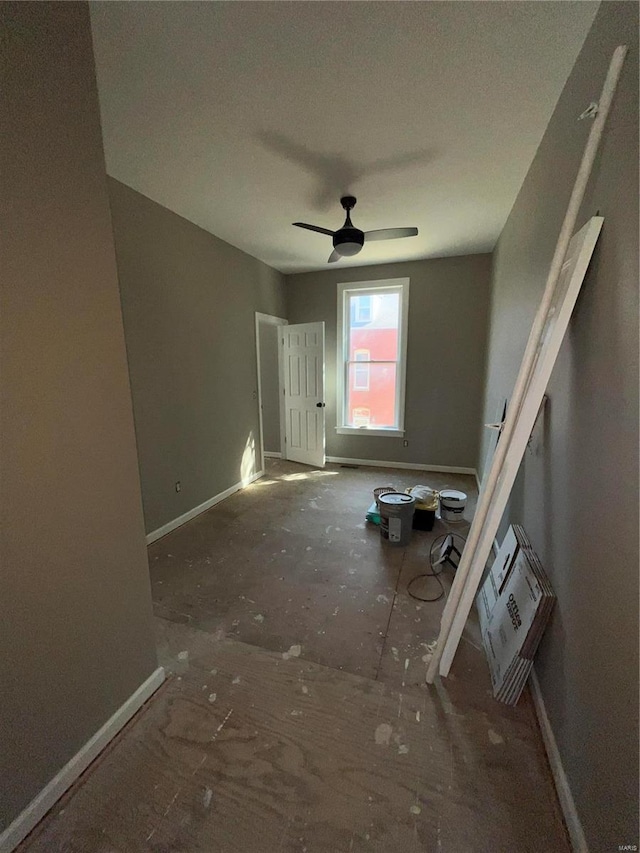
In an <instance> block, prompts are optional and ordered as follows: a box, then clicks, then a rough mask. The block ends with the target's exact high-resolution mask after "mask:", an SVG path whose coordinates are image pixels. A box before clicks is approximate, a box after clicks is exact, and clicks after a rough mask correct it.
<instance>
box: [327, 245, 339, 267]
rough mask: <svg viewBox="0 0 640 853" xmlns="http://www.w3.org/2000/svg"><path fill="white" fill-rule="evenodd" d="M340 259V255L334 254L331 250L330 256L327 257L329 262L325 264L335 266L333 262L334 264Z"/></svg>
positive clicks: (334, 251)
mask: <svg viewBox="0 0 640 853" xmlns="http://www.w3.org/2000/svg"><path fill="white" fill-rule="evenodd" d="M341 257H342V255H340V254H339V253H338V252H336V250H335V249H334V250H333V252H331V254H330V255H329V260H328V261H327V263H328V264H335V262H336V261H339V260H340V258H341Z"/></svg>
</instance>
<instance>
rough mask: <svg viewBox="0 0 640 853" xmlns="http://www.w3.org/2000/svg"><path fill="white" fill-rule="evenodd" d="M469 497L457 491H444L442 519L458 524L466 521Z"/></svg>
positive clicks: (442, 492)
mask: <svg viewBox="0 0 640 853" xmlns="http://www.w3.org/2000/svg"><path fill="white" fill-rule="evenodd" d="M466 505H467V496H466V495H465V493H464V492H459V491H458V490H457V489H443V490H442V491H441V492H440V517H441V518H442V520H443V521H448V522H456V521H462V520H463V519H464V510H465V507H466Z"/></svg>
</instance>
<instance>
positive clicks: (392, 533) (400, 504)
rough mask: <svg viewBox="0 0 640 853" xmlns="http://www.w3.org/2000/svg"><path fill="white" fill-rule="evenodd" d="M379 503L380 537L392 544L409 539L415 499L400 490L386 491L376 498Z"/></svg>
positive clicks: (398, 543) (406, 542)
mask: <svg viewBox="0 0 640 853" xmlns="http://www.w3.org/2000/svg"><path fill="white" fill-rule="evenodd" d="M378 501H379V504H380V537H381V538H382V539H386V540H387V541H388V542H391V543H392V544H394V545H408V544H409V542H410V541H411V529H412V526H413V512H414V510H415V507H416V499H415V498H414V497H412V496H411V495H405V494H403V493H402V492H387V494H385V495H380V497H379V498H378Z"/></svg>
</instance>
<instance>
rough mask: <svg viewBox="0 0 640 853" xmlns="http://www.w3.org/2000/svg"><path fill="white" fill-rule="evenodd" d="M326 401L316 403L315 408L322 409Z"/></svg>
mask: <svg viewBox="0 0 640 853" xmlns="http://www.w3.org/2000/svg"><path fill="white" fill-rule="evenodd" d="M325 406H326V403H316V409H324V407H325Z"/></svg>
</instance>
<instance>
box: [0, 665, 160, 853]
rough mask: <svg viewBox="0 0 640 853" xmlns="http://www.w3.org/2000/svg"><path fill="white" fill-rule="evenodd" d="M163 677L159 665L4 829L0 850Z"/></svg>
mask: <svg viewBox="0 0 640 853" xmlns="http://www.w3.org/2000/svg"><path fill="white" fill-rule="evenodd" d="M163 681H164V668H163V667H161V666H159V667H158V668H157V669H156V670H155V671H154V672H152V673H151V675H150V676H149V678H147V680H146V681H144V682H143V683H142V684H141V685H140V687H138V689H137V690H136V691H135V693H132V694H131V696H129V698H128V699H127V701H126V702H125V703H124V704H123V705H121V706H120V707H119V708H118V710H117V711H116V712H115V714H114V715H113V716H112V717H111V718H110V719H108V720H107V722H106V723H105V724H104V725H103V726H102V728H101V729H98V731H97V732H96V733H95V734H94V735H93V737H92V738H90V739H89V740H88V741H87V742H86V743H85V745H84V746H83V747H82V748H81V749H80V750H79V751H78V752H76V754H75V755H74V756H73V758H72V759H71V760H70V761H68V762H67V763H66V764H65V766H64V767H63V768H62V770H60V772H59V773H57V774H56V775H55V776H54V777H53V779H52V780H51V781H50V782H49V784H48V785H46V786H45V787H44V788H43V789H42V790H41V791H40V793H39V794H38V795H37V796H36V797H35V799H33V800H32V801H31V802H30V803H29V805H28V806H27V807H26V809H25V810H24V811H23V812H21V813H20V814H19V815H18V817H17V818H16V819H15V820H14V821H13V823H12V824H10V826H8V827H7V829H5V831H4V832H3V833H2V834H1V835H0V853H11V851H12V850H15V848H16V847H17V846H18V844H20V842H21V841H22V840H23V838H25V837H26V836H27V835H28V834H29V833H30V832H31V830H32V829H33V828H34V827H35V826H36V824H37V823H38V822H39V821H40V820H42V818H43V817H44V816H45V814H46V813H47V812H48V811H49V809H50V808H52V807H53V806H54V805H55V804H56V802H57V801H58V800H59V799H60V797H61V796H62V795H63V794H64V793H65V791H67V790H68V789H69V788H70V787H71V785H72V784H73V783H74V782H75V781H76V779H77V778H78V777H79V776H80V774H81V773H83V772H84V771H85V770H86V769H87V767H88V766H89V765H90V764H91V762H92V761H94V759H95V758H97V756H98V755H99V754H100V753H101V752H102V750H103V749H104V748H105V746H107V744H108V743H109V741H111V740H112V739H113V738H114V737H115V736H116V735H117V734H118V732H119V731H120V730H121V729H122V728H123V727H124V726H125V725H126V724H127V723H128V722H129V720H130V719H131V717H133V715H134V714H135V713H136V711H137V710H138V709H139V708H141V707H142V705H144V703H145V702H146V701H147V699H149V698H150V697H151V696H152V695H153V694H154V693H155V691H156V690H157V689H158V687H160V685H161V684H162V682H163Z"/></svg>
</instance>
